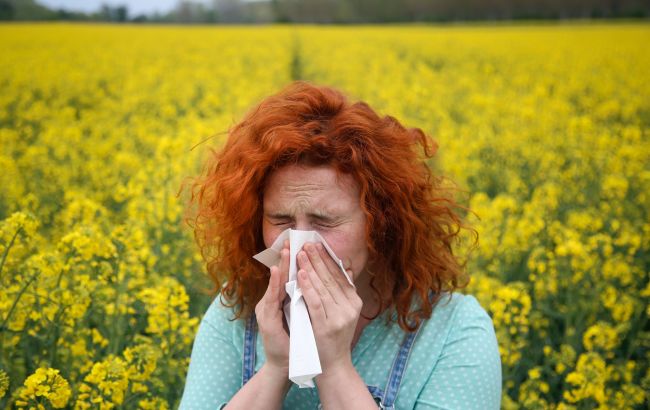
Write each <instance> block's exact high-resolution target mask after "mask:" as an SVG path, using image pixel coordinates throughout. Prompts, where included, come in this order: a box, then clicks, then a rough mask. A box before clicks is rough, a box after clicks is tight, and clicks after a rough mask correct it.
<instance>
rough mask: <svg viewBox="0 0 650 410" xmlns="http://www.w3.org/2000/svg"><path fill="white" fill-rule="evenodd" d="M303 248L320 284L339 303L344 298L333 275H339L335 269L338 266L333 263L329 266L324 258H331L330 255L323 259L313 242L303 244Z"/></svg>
mask: <svg viewBox="0 0 650 410" xmlns="http://www.w3.org/2000/svg"><path fill="white" fill-rule="evenodd" d="M319 245H320V244H319ZM321 246H322V245H321ZM305 249H306V250H307V255H308V256H309V261H310V263H311V265H312V266H313V267H314V271H315V272H316V274H317V275H318V279H319V280H320V282H321V283H322V285H323V286H324V287H325V288H326V289H327V291H328V292H329V293H330V295H332V298H333V299H334V301H335V302H336V303H341V302H342V301H343V300H345V295H344V294H343V290H342V289H341V285H340V284H339V282H338V281H337V280H336V279H335V276H339V275H340V273H339V274H337V273H336V270H337V269H340V268H338V266H336V264H334V267H333V268H330V267H329V266H328V265H327V263H326V262H325V260H327V259H330V260H331V258H330V256H329V255H326V257H325V259H323V256H322V254H321V253H320V252H319V251H318V249H317V247H316V246H314V244H311V243H308V244H305ZM332 262H334V261H332ZM315 286H316V285H315Z"/></svg>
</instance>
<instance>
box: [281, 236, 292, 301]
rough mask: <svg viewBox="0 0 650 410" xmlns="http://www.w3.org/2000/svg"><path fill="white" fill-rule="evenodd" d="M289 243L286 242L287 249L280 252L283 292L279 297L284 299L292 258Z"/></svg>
mask: <svg viewBox="0 0 650 410" xmlns="http://www.w3.org/2000/svg"><path fill="white" fill-rule="evenodd" d="M288 242H289V241H285V245H287V246H286V247H284V248H282V250H281V251H280V266H279V271H280V282H281V284H282V288H283V289H282V290H281V291H280V294H279V297H281V298H282V299H284V296H285V293H286V291H284V285H285V284H286V283H287V282H288V281H289V258H290V256H289V255H290V253H289V246H288V245H289V244H288Z"/></svg>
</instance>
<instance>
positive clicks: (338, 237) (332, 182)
mask: <svg viewBox="0 0 650 410" xmlns="http://www.w3.org/2000/svg"><path fill="white" fill-rule="evenodd" d="M359 196H360V195H359V187H358V186H357V184H356V182H355V181H354V179H353V178H352V177H351V176H350V175H347V174H337V172H336V170H335V169H334V168H332V167H329V166H317V167H315V166H301V165H288V166H286V167H283V168H280V169H278V170H276V171H275V172H273V173H272V174H271V175H270V176H269V178H268V180H267V184H266V187H265V191H264V217H263V222H262V232H263V235H264V244H265V245H266V247H267V248H268V247H270V246H271V244H272V243H273V242H274V241H275V239H276V238H277V237H278V236H279V235H280V233H282V232H283V231H284V230H286V229H287V228H292V229H298V230H303V231H317V232H318V233H319V234H321V236H322V237H323V238H324V239H325V241H327V243H328V245H329V246H330V247H331V248H332V250H333V251H334V253H335V254H336V256H338V257H339V258H340V259H341V260H342V261H343V264H344V266H345V267H346V268H347V269H351V270H352V276H353V277H352V279H353V280H354V281H356V280H357V278H359V275H360V273H362V272H363V271H364V269H365V268H366V263H367V261H368V247H367V245H366V236H365V234H366V219H365V215H364V213H363V211H362V209H361V205H360V198H359Z"/></svg>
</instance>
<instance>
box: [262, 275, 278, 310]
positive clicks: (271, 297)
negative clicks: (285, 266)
mask: <svg viewBox="0 0 650 410" xmlns="http://www.w3.org/2000/svg"><path fill="white" fill-rule="evenodd" d="M281 290H282V286H281V284H280V268H278V267H277V266H271V274H270V277H269V286H268V287H267V288H266V293H264V296H263V297H262V299H264V301H265V304H266V306H267V307H269V308H271V309H274V310H277V309H279V305H280V303H281V301H282V299H280V297H279V295H280V292H279V291H281Z"/></svg>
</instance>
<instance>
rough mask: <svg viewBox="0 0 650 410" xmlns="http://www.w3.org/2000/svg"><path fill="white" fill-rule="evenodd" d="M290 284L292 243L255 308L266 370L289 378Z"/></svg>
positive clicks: (282, 251)
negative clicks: (287, 318)
mask: <svg viewBox="0 0 650 410" xmlns="http://www.w3.org/2000/svg"><path fill="white" fill-rule="evenodd" d="M288 280H289V241H288V240H286V241H284V244H283V247H282V250H281V252H280V264H279V266H272V267H271V274H270V278H269V286H268V287H267V288H266V293H264V296H263V297H262V299H261V300H260V301H259V303H258V304H257V306H255V316H256V317H257V326H258V328H259V332H260V334H261V335H262V343H263V344H264V352H265V354H266V366H267V367H270V369H269V370H272V371H273V373H276V374H278V375H284V377H286V378H287V380H288V377H289V335H288V333H287V331H286V330H285V326H284V311H283V304H284V299H285V297H286V296H287V293H286V290H285V284H286V283H287V281H288Z"/></svg>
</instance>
